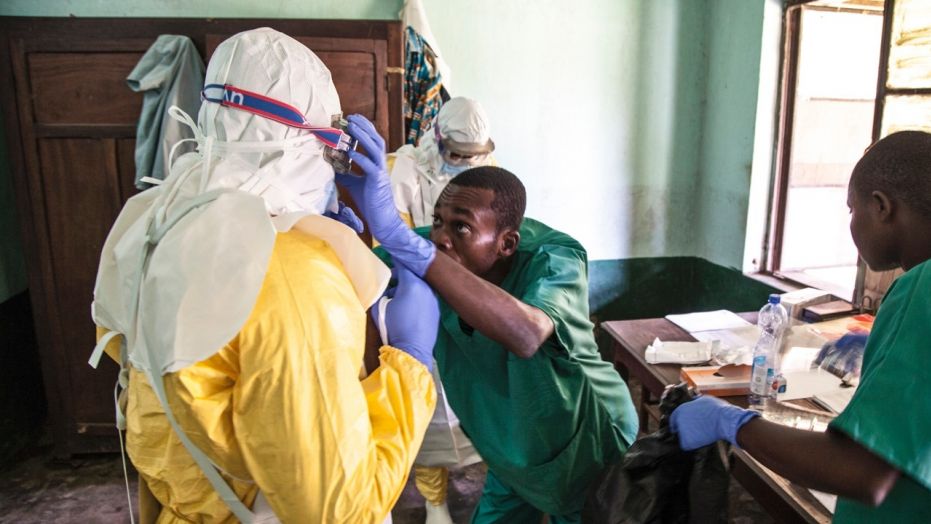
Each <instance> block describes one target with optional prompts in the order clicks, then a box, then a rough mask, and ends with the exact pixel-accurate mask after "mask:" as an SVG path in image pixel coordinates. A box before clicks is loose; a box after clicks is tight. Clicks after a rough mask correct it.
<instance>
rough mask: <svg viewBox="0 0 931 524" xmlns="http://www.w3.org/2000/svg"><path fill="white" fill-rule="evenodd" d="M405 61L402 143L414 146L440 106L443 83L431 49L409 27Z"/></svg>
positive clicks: (405, 46)
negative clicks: (403, 135) (403, 141)
mask: <svg viewBox="0 0 931 524" xmlns="http://www.w3.org/2000/svg"><path fill="white" fill-rule="evenodd" d="M404 57H405V58H404V93H405V96H404V127H405V132H406V134H405V142H406V143H408V144H413V145H416V144H417V142H418V141H419V140H420V136H421V135H422V134H423V133H424V132H425V131H426V130H427V129H429V126H430V123H431V122H433V119H434V118H435V117H436V114H437V113H438V112H439V111H440V106H441V105H442V104H443V99H442V97H441V96H440V90H441V89H442V82H443V79H442V77H441V75H440V72H439V69H437V66H436V55H434V54H433V50H432V49H431V48H430V45H429V44H427V42H426V41H425V40H424V39H423V37H422V36H420V34H419V33H417V31H415V30H414V28H412V27H409V26H408V28H407V30H406V38H405V45H404Z"/></svg>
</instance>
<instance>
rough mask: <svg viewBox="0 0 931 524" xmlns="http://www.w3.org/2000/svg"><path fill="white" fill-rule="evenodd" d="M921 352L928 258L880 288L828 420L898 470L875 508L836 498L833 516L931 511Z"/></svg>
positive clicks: (929, 303) (925, 342) (924, 514)
mask: <svg viewBox="0 0 931 524" xmlns="http://www.w3.org/2000/svg"><path fill="white" fill-rule="evenodd" d="M929 359H931V261H926V262H924V263H922V264H919V265H917V266H915V267H913V268H912V269H911V270H909V271H908V272H907V273H905V274H904V275H902V276H901V277H899V278H898V280H896V281H895V282H894V283H893V285H892V287H890V288H889V291H888V292H887V293H886V298H885V299H884V300H883V303H882V307H881V308H880V310H879V313H878V314H877V316H876V321H875V322H874V323H873V330H872V332H871V333H870V336H869V339H868V341H867V344H866V349H865V351H864V356H863V370H862V373H861V377H860V386H859V387H858V388H857V392H856V393H855V394H854V396H853V399H852V400H851V401H850V404H849V405H848V406H847V409H845V410H844V412H843V413H841V414H840V415H839V416H838V417H837V418H836V419H834V421H833V422H832V423H831V425H830V427H831V428H832V429H835V430H838V431H841V432H843V433H845V434H846V435H848V436H849V437H850V438H852V439H853V440H855V441H856V442H858V443H859V444H861V445H862V446H864V447H866V448H868V449H869V450H871V451H872V452H873V453H875V454H877V455H878V456H880V457H882V458H883V459H884V460H885V461H886V462H888V463H890V464H892V465H893V466H895V467H896V468H897V469H898V470H899V471H900V472H901V476H900V477H899V480H898V481H896V483H895V486H894V487H893V488H892V491H891V492H890V493H889V494H888V495H887V496H886V499H885V500H884V501H883V503H882V504H880V505H879V507H876V508H872V507H869V506H866V505H864V504H860V503H858V502H855V501H852V500H848V499H844V498H838V501H837V509H836V511H835V513H834V522H845V523H846V522H896V523H898V522H928V519H929V518H931V517H929V515H931V396H929V394H928V387H929V385H931V360H929ZM890 413H892V415H891V416H890Z"/></svg>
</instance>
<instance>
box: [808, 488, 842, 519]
mask: <svg viewBox="0 0 931 524" xmlns="http://www.w3.org/2000/svg"><path fill="white" fill-rule="evenodd" d="M808 491H810V492H811V494H812V495H814V496H815V498H816V499H818V502H820V503H821V505H822V506H824V507H825V509H827V510H828V511H830V512H831V515H833V514H834V508H835V507H836V506H837V495H831V494H830V493H822V492H820V491H815V490H813V489H809V490H808Z"/></svg>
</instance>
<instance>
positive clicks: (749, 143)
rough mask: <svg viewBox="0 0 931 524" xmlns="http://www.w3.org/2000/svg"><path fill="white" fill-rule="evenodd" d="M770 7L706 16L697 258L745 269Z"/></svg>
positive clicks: (728, 7) (722, 4)
mask: <svg viewBox="0 0 931 524" xmlns="http://www.w3.org/2000/svg"><path fill="white" fill-rule="evenodd" d="M763 8H764V2H762V1H758V0H754V1H749V2H748V1H746V0H711V1H709V2H707V9H706V10H705V17H704V19H705V26H706V33H705V34H706V55H705V56H706V57H707V59H706V63H705V65H704V68H703V69H704V71H705V104H704V116H703V118H702V123H701V140H702V143H701V163H700V166H701V172H700V173H701V174H700V178H699V182H698V185H697V188H696V190H697V191H696V192H697V207H696V209H695V218H696V229H695V232H696V237H695V245H694V246H692V247H693V253H694V254H696V255H698V256H700V257H703V258H706V259H708V260H711V261H713V262H717V263H719V264H723V265H726V266H730V267H737V268H740V267H742V263H743V251H744V240H745V236H746V224H747V205H748V202H749V195H750V173H751V170H752V169H753V148H754V139H755V136H754V131H755V125H756V116H757V115H756V110H757V85H758V79H759V77H760V50H761V39H762V35H763Z"/></svg>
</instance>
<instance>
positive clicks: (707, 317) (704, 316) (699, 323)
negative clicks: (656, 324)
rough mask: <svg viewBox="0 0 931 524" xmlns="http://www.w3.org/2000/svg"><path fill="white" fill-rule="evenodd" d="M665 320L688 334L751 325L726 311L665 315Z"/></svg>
mask: <svg viewBox="0 0 931 524" xmlns="http://www.w3.org/2000/svg"><path fill="white" fill-rule="evenodd" d="M666 319H667V320H669V321H670V322H672V323H673V324H675V325H677V326H679V327H681V328H682V329H684V330H686V331H688V332H689V333H695V332H698V331H709V330H718V329H735V328H740V327H744V326H750V325H752V324H750V323H749V322H747V321H746V320H744V319H742V318H740V317H739V316H737V315H736V314H734V313H732V312H730V311H728V310H726V309H719V310H717V311H705V312H702V313H686V314H684V315H666Z"/></svg>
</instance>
